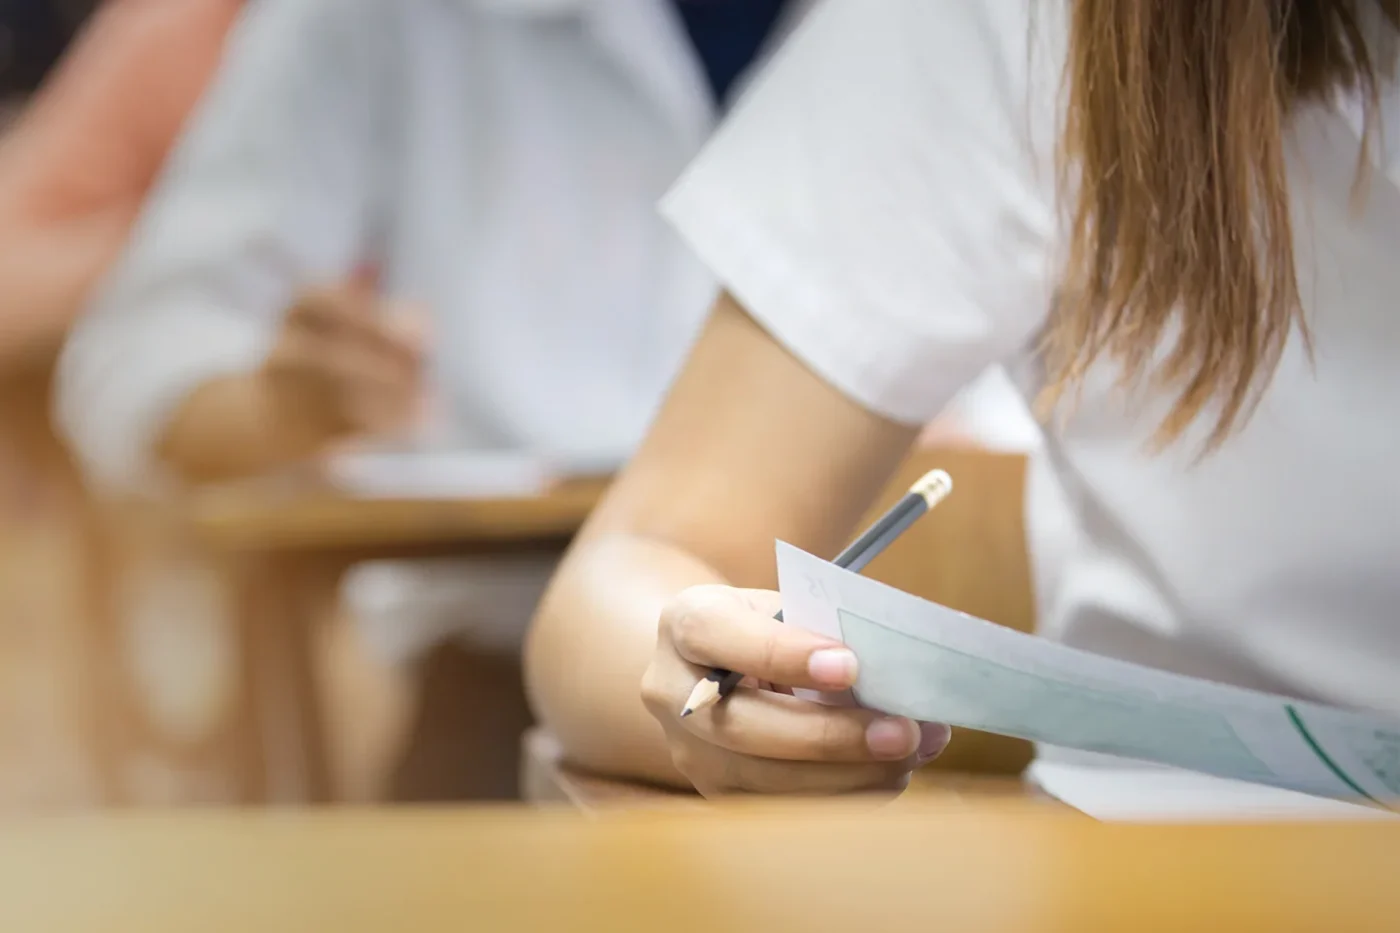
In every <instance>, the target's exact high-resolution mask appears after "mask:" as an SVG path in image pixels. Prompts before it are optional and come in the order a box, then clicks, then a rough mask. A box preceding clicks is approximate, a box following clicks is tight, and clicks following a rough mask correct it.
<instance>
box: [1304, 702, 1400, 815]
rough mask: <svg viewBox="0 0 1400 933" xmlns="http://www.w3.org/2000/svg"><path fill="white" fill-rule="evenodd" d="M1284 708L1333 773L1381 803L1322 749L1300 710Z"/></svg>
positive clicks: (1374, 801)
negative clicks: (1299, 713) (1306, 724)
mask: <svg viewBox="0 0 1400 933" xmlns="http://www.w3.org/2000/svg"><path fill="white" fill-rule="evenodd" d="M1284 708H1285V709H1287V710H1288V718H1289V719H1291V720H1293V725H1294V727H1295V728H1297V730H1298V734H1299V735H1301V736H1302V737H1303V741H1304V742H1307V743H1308V747H1309V748H1311V749H1312V750H1313V752H1315V753H1316V754H1317V757H1318V758H1321V759H1322V763H1323V764H1325V765H1326V766H1327V767H1328V768H1330V769H1331V770H1332V773H1333V774H1335V775H1336V776H1337V777H1338V778H1340V779H1341V781H1342V783H1343V784H1345V785H1346V786H1347V787H1350V788H1351V789H1352V790H1354V791H1356V792H1357V793H1358V794H1360V795H1361V796H1362V797H1365V798H1366V799H1367V800H1369V801H1371V802H1372V803H1374V804H1379V803H1380V801H1379V800H1377V799H1376V798H1375V797H1372V796H1371V795H1370V794H1368V793H1366V792H1365V791H1364V790H1362V789H1361V787H1360V786H1359V785H1357V783H1356V782H1355V781H1353V780H1352V779H1351V778H1350V777H1348V776H1347V773H1346V772H1345V771H1343V770H1342V769H1341V768H1339V767H1338V766H1337V763H1336V762H1335V761H1333V760H1332V759H1331V758H1330V757H1329V756H1328V754H1327V753H1326V752H1324V751H1323V750H1322V746H1321V745H1319V744H1317V739H1315V738H1313V737H1312V733H1311V732H1309V731H1308V727H1307V726H1305V725H1303V717H1302V716H1299V715H1298V711H1297V710H1296V709H1294V708H1293V707H1292V706H1286V707H1284Z"/></svg>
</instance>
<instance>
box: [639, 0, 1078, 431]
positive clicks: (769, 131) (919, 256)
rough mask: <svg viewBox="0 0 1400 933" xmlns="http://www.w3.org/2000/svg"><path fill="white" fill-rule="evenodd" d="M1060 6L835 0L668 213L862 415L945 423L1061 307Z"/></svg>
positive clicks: (674, 195)
mask: <svg viewBox="0 0 1400 933" xmlns="http://www.w3.org/2000/svg"><path fill="white" fill-rule="evenodd" d="M1063 44H1064V18H1063V14H1062V13H1061V12H1060V11H1059V10H1058V9H1057V0H1048V2H1037V0H976V2H968V0H879V2H871V0H827V3H826V4H825V5H824V6H822V7H820V8H819V9H818V10H817V11H816V12H814V13H813V15H812V16H811V17H810V18H809V19H808V21H807V23H806V24H805V25H804V26H803V27H802V28H801V29H799V30H798V31H797V33H795V34H794V35H793V37H792V38H791V39H790V40H789V42H788V44H787V46H786V47H785V48H784V49H783V50H782V51H781V52H780V53H779V54H778V55H777V56H776V57H775V59H774V61H773V62H772V64H771V66H770V67H769V69H768V71H767V72H766V73H765V74H764V75H762V76H761V77H760V78H759V79H758V80H757V81H756V82H755V83H754V85H753V87H752V88H751V89H750V91H749V93H748V94H747V95H746V96H745V98H744V99H743V100H742V101H741V102H740V104H739V106H738V107H737V108H736V110H735V111H734V113H733V114H732V116H731V117H730V118H729V120H728V121H726V123H725V125H724V126H722V127H721V129H720V131H719V132H718V133H717V135H716V136H715V138H714V139H713V140H712V142H711V143H710V145H709V146H708V147H707V148H706V150H705V151H704V152H702V154H701V155H700V157H699V158H698V159H697V160H696V162H695V163H694V164H693V165H692V166H691V167H690V168H689V169H688V170H687V172H686V173H685V175H684V176H683V177H682V178H681V180H680V181H679V182H678V183H677V185H676V187H675V188H674V189H673V190H672V191H671V192H670V194H669V195H668V196H667V198H666V199H665V201H664V203H663V206H662V209H663V212H664V213H665V215H666V216H667V217H668V219H669V220H670V221H671V223H672V224H673V225H674V226H675V227H676V229H677V231H678V232H679V233H680V235H681V236H682V237H683V238H684V239H685V240H686V241H687V242H688V243H689V244H690V246H691V247H692V249H693V250H694V251H695V252H696V254H697V255H698V256H699V257H700V259H701V260H702V261H704V262H705V263H706V264H707V265H708V266H709V267H710V268H711V270H712V271H713V272H714V273H715V274H716V275H717V276H718V278H719V279H720V281H721V282H722V283H723V284H724V285H725V287H726V288H727V289H728V290H729V291H730V292H731V293H732V294H733V295H734V296H735V297H736V299H737V300H738V301H739V302H740V303H741V304H742V305H743V306H744V307H745V308H746V309H747V310H748V311H749V313H750V314H751V315H753V316H754V318H755V319H756V320H757V321H758V322H759V323H760V324H761V325H762V326H763V327H764V328H765V329H767V330H768V331H769V332H770V333H771V334H772V335H773V336H774V338H775V339H777V340H778V341H779V342H780V343H782V344H784V345H785V346H786V347H787V348H788V349H789V350H791V351H792V352H793V353H795V354H796V355H797V356H798V357H799V358H801V359H802V360H803V361H804V362H805V363H806V364H807V365H808V366H809V367H811V368H812V369H813V370H814V371H815V372H816V373H818V374H819V375H820V376H822V377H823V378H824V379H826V380H827V381H828V382H830V383H831V384H832V385H834V386H835V387H836V388H838V389H839V390H841V391H843V392H844V393H845V394H847V395H849V396H850V397H852V398H853V399H854V400H856V401H857V402H859V403H860V404H862V405H864V406H866V407H867V408H869V409H871V410H873V411H876V412H878V413H880V414H882V415H885V416H887V417H890V418H893V419H895V420H898V421H904V422H908V423H919V422H923V421H926V420H928V419H929V418H930V417H932V416H934V415H936V414H937V413H938V411H940V410H941V409H942V408H943V407H944V405H946V404H947V402H948V401H949V400H950V399H951V398H952V397H953V396H954V395H955V394H956V393H957V392H958V390H959V389H960V388H961V387H962V386H963V385H964V384H966V383H968V382H970V381H972V380H973V379H974V378H976V377H977V375H978V374H980V373H981V372H982V371H983V370H984V369H986V368H987V366H989V365H991V364H994V363H997V362H1000V361H1002V360H1004V359H1006V358H1008V357H1010V356H1013V355H1015V354H1016V353H1018V352H1019V351H1020V350H1021V349H1022V348H1023V347H1025V346H1026V345H1027V343H1028V342H1029V341H1030V340H1031V339H1032V338H1033V337H1034V336H1035V335H1036V334H1037V333H1038V332H1039V330H1040V328H1041V325H1042V324H1043V322H1044V319H1045V317H1046V315H1047V313H1048V309H1049V307H1050V298H1051V292H1052V279H1053V275H1054V262H1053V257H1054V255H1055V252H1056V251H1055V240H1056V232H1057V228H1058V224H1057V220H1056V218H1057V213H1056V209H1055V203H1054V189H1055V185H1054V181H1055V178H1054V175H1055V172H1054V162H1053V151H1054V136H1055V125H1056V123H1057V108H1056V106H1055V101H1056V99H1057V90H1058V84H1059V75H1060V70H1061V65H1062V61H1063V54H1062V48H1063Z"/></svg>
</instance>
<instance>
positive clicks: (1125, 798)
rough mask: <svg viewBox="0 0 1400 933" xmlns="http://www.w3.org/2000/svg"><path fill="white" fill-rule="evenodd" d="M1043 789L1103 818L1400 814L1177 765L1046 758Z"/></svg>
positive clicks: (1040, 776)
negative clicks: (1110, 764) (1090, 762)
mask: <svg viewBox="0 0 1400 933" xmlns="http://www.w3.org/2000/svg"><path fill="white" fill-rule="evenodd" d="M1027 777H1028V778H1029V780H1031V781H1033V782H1034V783H1035V784H1036V785H1037V786H1039V787H1040V789H1041V790H1043V791H1045V792H1046V793H1047V794H1049V795H1050V796H1051V797H1054V798H1055V799H1056V800H1059V801H1061V802H1062V803H1065V804H1067V805H1068V806H1071V807H1074V808H1075V809H1076V810H1079V811H1081V812H1083V813H1086V814H1088V815H1089V816H1092V817H1093V818H1095V819H1097V820H1105V821H1108V822H1122V823H1241V822H1249V823H1253V822H1268V823H1281V822H1298V821H1307V822H1315V821H1319V820H1377V819H1379V820H1397V819H1400V814H1396V813H1392V812H1391V811H1389V810H1379V809H1376V808H1375V807H1369V806H1359V805H1357V804H1354V803H1350V802H1347V801H1342V800H1330V799H1327V798H1325V797H1314V796H1311V795H1309V794H1299V793H1296V792H1294V791H1291V790H1280V789H1279V788H1276V787H1265V786H1264V785H1262V784H1249V783H1246V782H1244V781H1231V780H1227V779H1225V778H1218V777H1211V776H1210V775H1208V774H1197V773H1195V772H1192V771H1179V770H1177V769H1175V768H1151V767H1148V766H1145V765H1136V766H1131V767H1116V768H1114V767H1101V766H1096V765H1079V764H1070V763H1065V762H1058V761H1045V760H1040V761H1037V762H1035V763H1034V764H1032V765H1031V770H1030V773H1029V774H1028V775H1027Z"/></svg>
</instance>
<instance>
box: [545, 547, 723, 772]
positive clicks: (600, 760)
mask: <svg viewBox="0 0 1400 933" xmlns="http://www.w3.org/2000/svg"><path fill="white" fill-rule="evenodd" d="M724 582H727V581H725V580H723V579H722V578H721V576H720V575H719V574H718V573H717V572H715V571H714V570H712V569H711V568H710V567H708V566H706V565H705V564H704V562H702V561H700V560H698V559H696V558H695V557H693V556H691V555H689V554H687V553H685V552H684V551H682V550H680V549H678V548H676V547H674V546H672V545H668V544H666V543H665V542H662V541H658V540H653V539H648V538H643V537H636V536H630V535H625V534H604V535H600V536H598V537H596V538H593V539H591V540H587V541H584V542H582V543H581V544H580V545H579V546H577V547H576V548H575V549H574V550H573V552H572V553H570V555H569V557H568V558H567V559H566V561H565V563H564V566H563V567H562V568H561V570H560V572H559V574H558V575H557V576H556V577H555V580H554V582H553V583H552V584H551V585H550V588H549V592H548V593H547V594H546V596H545V599H544V601H543V602H542V603H541V605H540V609H539V612H538V614H537V615H536V618H535V622H534V625H533V626H532V628H531V634H530V639H529V642H528V644H527V646H526V655H525V666H526V667H525V672H526V679H527V682H528V685H529V689H530V696H531V701H532V704H533V705H534V708H535V712H536V714H537V715H538V716H539V717H540V719H541V720H542V722H543V723H544V724H545V725H546V726H547V727H548V728H549V729H550V731H551V732H552V733H553V734H554V736H555V737H556V738H557V739H559V741H560V742H561V743H562V744H563V745H564V748H565V750H566V751H567V753H568V754H569V757H570V759H571V760H572V761H574V762H576V763H578V764H580V765H582V766H584V767H587V768H590V769H593V770H596V771H599V772H600V773H606V774H614V775H618V776H622V777H629V778H637V779H642V780H648V781H654V782H658V783H663V784H673V785H678V786H688V785H687V784H686V782H685V780H684V779H683V778H682V777H681V776H680V774H679V773H678V772H677V771H676V770H675V768H674V767H673V766H672V764H671V759H670V754H669V752H668V751H667V747H666V743H665V741H664V737H663V735H662V732H661V727H660V726H659V725H658V724H657V722H656V720H655V719H654V718H652V716H651V715H650V714H649V713H648V712H647V711H646V709H645V707H644V706H643V705H642V698H641V679H642V674H643V672H644V671H645V670H646V667H647V664H648V662H649V661H650V659H651V656H652V652H653V650H654V649H655V647H656V630H657V622H658V620H659V619H660V617H661V610H662V607H663V606H664V605H665V604H666V602H667V601H668V600H670V599H671V597H673V596H675V595H676V594H677V593H679V592H681V591H682V590H684V589H686V588H687V587H691V586H698V585H703V584H708V583H724Z"/></svg>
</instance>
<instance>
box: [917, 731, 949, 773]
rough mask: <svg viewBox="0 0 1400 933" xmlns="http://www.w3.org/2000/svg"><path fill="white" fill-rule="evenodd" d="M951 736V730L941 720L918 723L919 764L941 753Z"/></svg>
mask: <svg viewBox="0 0 1400 933" xmlns="http://www.w3.org/2000/svg"><path fill="white" fill-rule="evenodd" d="M952 738H953V730H952V729H950V728H948V727H947V726H945V725H944V724H943V723H941V722H925V723H920V724H919V764H921V765H922V764H926V763H928V762H930V761H932V760H933V759H935V758H937V757H938V756H939V755H941V754H943V750H944V749H945V748H947V747H948V742H949V741H950V740H951V739H952Z"/></svg>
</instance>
